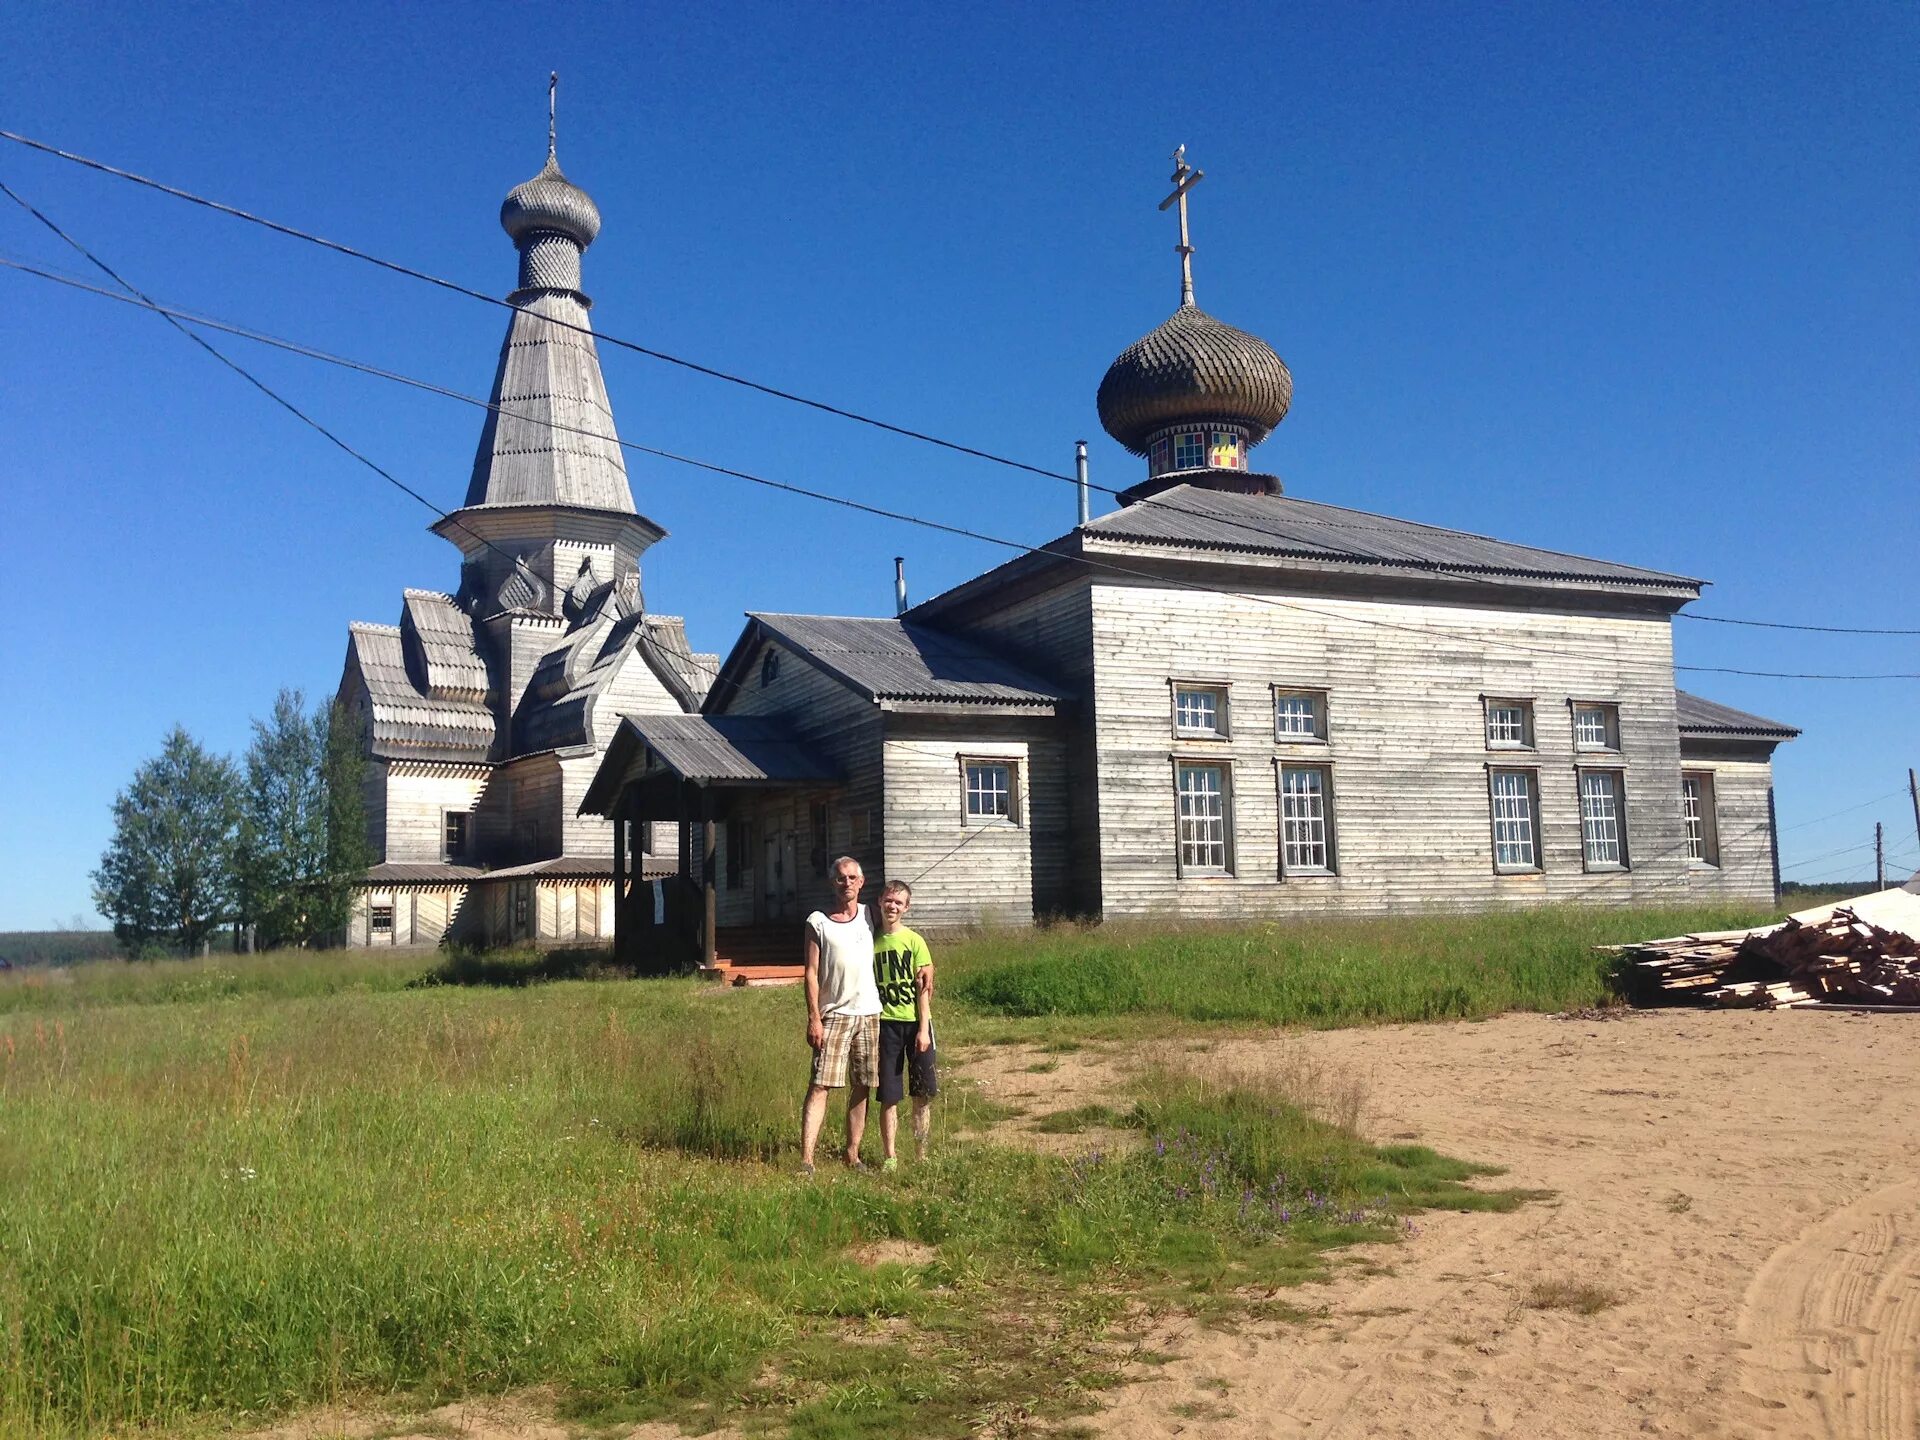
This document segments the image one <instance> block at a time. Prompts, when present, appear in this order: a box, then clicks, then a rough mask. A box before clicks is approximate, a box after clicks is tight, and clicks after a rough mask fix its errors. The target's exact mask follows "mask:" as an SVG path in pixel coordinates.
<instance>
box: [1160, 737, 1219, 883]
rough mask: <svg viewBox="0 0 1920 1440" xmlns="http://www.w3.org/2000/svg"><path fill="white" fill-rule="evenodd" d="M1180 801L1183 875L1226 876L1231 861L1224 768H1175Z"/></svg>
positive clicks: (1186, 765)
mask: <svg viewBox="0 0 1920 1440" xmlns="http://www.w3.org/2000/svg"><path fill="white" fill-rule="evenodd" d="M1174 790H1175V793H1176V795H1177V797H1178V800H1179V860H1180V873H1181V874H1183V875H1225V874H1227V873H1228V867H1229V865H1230V864H1231V860H1230V851H1231V845H1230V835H1229V832H1228V824H1227V817H1228V790H1227V768H1226V766H1224V765H1194V764H1189V763H1187V762H1185V761H1179V762H1176V763H1175V765H1174Z"/></svg>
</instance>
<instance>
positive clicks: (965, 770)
mask: <svg viewBox="0 0 1920 1440" xmlns="http://www.w3.org/2000/svg"><path fill="white" fill-rule="evenodd" d="M961 773H962V774H963V775H964V776H965V777H966V818H967V819H968V821H970V822H972V823H974V824H992V823H994V822H996V821H997V822H999V823H1002V824H1012V823H1013V819H1014V814H1015V810H1014V797H1013V766H1012V765H1010V764H1008V763H1007V762H1006V761H1004V760H967V761H964V762H962V765H961Z"/></svg>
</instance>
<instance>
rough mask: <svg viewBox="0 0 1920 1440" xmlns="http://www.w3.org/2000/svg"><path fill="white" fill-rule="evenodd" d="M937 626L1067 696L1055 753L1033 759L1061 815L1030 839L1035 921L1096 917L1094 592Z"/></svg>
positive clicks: (1042, 599) (1030, 600)
mask: <svg viewBox="0 0 1920 1440" xmlns="http://www.w3.org/2000/svg"><path fill="white" fill-rule="evenodd" d="M938 623H939V624H941V625H942V626H946V627H949V628H952V629H954V630H956V631H958V632H960V633H963V634H966V635H970V636H972V637H974V638H976V639H978V640H980V641H982V642H983V643H986V644H989V645H992V646H993V647H994V648H996V649H998V650H1000V651H1001V652H1002V653H1003V654H1005V655H1006V656H1007V658H1008V659H1010V660H1013V661H1016V662H1017V663H1019V664H1021V665H1023V666H1025V667H1026V668H1027V669H1029V670H1031V671H1033V672H1034V673H1035V674H1036V675H1041V676H1044V677H1045V678H1047V679H1049V680H1052V681H1054V682H1056V683H1057V684H1059V685H1061V686H1062V687H1064V688H1065V689H1066V690H1068V691H1070V692H1072V699H1071V700H1070V702H1069V703H1068V704H1067V705H1066V706H1065V707H1063V710H1062V713H1061V714H1060V715H1059V717H1057V718H1056V719H1055V720H1054V721H1053V724H1052V726H1051V727H1050V728H1051V733H1052V734H1053V736H1054V737H1055V739H1054V742H1053V744H1054V746H1055V747H1057V748H1055V749H1051V750H1048V751H1046V752H1041V751H1036V752H1035V755H1034V774H1035V778H1036V780H1037V781H1045V780H1046V779H1047V778H1048V777H1051V778H1053V779H1057V781H1058V783H1059V784H1060V786H1061V787H1062V789H1063V792H1064V794H1065V797H1066V806H1067V809H1066V812H1065V814H1064V816H1063V817H1062V821H1061V824H1062V826H1063V827H1064V829H1063V830H1062V831H1061V832H1060V833H1058V834H1056V833H1055V832H1054V830H1053V829H1052V822H1051V818H1050V817H1047V816H1044V815H1043V817H1042V818H1041V819H1040V820H1038V821H1037V822H1036V824H1037V828H1036V830H1035V832H1034V864H1035V874H1034V886H1035V889H1034V901H1033V903H1034V909H1035V911H1036V912H1037V913H1038V914H1040V915H1055V914H1065V913H1074V914H1086V915H1097V914H1099V913H1100V844H1099V837H1100V784H1099V762H1098V757H1097V755H1096V753H1095V742H1094V735H1095V728H1094V727H1095V720H1094V717H1095V712H1096V708H1097V702H1096V697H1095V693H1094V685H1093V642H1092V633H1093V585H1092V582H1091V581H1090V580H1088V579H1085V578H1079V579H1073V580H1069V581H1068V582H1066V583H1065V584H1063V585H1060V586H1058V587H1056V588H1054V589H1050V590H1046V591H1042V592H1041V593H1039V594H1035V595H1029V596H1025V597H1023V598H1020V599H1017V600H1014V601H1011V602H1009V603H1008V604H1006V605H1005V606H1003V607H1001V608H999V609H997V610H995V611H994V612H993V613H991V614H987V615H980V616H966V617H960V616H955V617H951V618H947V617H943V618H942V619H941V620H940V621H939V622H938Z"/></svg>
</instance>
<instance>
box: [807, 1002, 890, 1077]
mask: <svg viewBox="0 0 1920 1440" xmlns="http://www.w3.org/2000/svg"><path fill="white" fill-rule="evenodd" d="M820 1024H821V1026H822V1027H823V1028H824V1029H825V1030H826V1032H827V1033H826V1037H825V1038H824V1039H823V1040H822V1041H821V1042H820V1048H819V1049H818V1050H816V1051H814V1052H813V1083H814V1084H816V1085H819V1086H821V1087H823V1088H824V1089H828V1090H838V1089H841V1088H842V1087H843V1086H845V1085H846V1083H847V1080H848V1075H849V1072H851V1075H852V1080H853V1083H854V1084H855V1085H857V1086H859V1087H860V1088H861V1089H862V1090H871V1089H872V1088H873V1087H874V1086H876V1085H878V1084H879V1083H880V1017H879V1016H878V1015H826V1016H822V1017H821V1020H820Z"/></svg>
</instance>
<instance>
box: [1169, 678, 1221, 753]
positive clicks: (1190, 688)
mask: <svg viewBox="0 0 1920 1440" xmlns="http://www.w3.org/2000/svg"><path fill="white" fill-rule="evenodd" d="M1167 684H1168V688H1169V690H1170V691H1171V692H1172V703H1173V733H1174V735H1175V737H1176V738H1178V739H1181V740H1225V739H1228V738H1230V737H1231V736H1232V734H1233V722H1232V718H1231V704H1232V698H1233V696H1232V690H1233V687H1232V686H1231V685H1230V684H1228V683H1227V682H1225V681H1223V680H1180V679H1174V680H1170V681H1168V682H1167ZM1183 695H1211V696H1212V697H1213V724H1212V725H1211V726H1201V725H1191V724H1186V723H1184V722H1183V721H1182V720H1181V718H1180V709H1181V706H1180V698H1181V696H1183Z"/></svg>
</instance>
